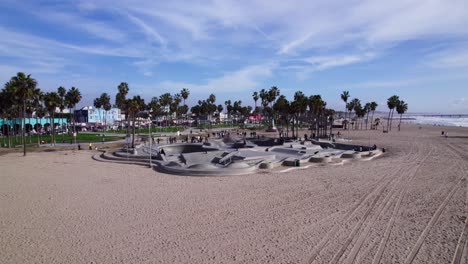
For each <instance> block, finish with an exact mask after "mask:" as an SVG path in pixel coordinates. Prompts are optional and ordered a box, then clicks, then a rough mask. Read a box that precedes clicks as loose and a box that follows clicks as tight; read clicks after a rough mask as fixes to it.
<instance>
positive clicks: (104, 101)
mask: <svg viewBox="0 0 468 264" xmlns="http://www.w3.org/2000/svg"><path fill="white" fill-rule="evenodd" d="M99 101H100V103H101V106H102V107H103V108H104V131H106V130H107V111H109V110H111V108H112V105H111V103H110V96H109V95H108V94H107V93H103V94H101V96H100V97H99Z"/></svg>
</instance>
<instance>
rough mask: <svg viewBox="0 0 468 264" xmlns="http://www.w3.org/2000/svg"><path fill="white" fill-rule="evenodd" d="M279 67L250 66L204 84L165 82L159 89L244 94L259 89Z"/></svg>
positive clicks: (207, 80)
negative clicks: (186, 89)
mask: <svg viewBox="0 0 468 264" xmlns="http://www.w3.org/2000/svg"><path fill="white" fill-rule="evenodd" d="M277 67H278V65H277V64H276V63H265V64H259V65H250V66H246V67H243V68H241V69H238V70H236V71H231V72H226V73H224V74H222V75H221V76H219V77H215V78H210V79H206V80H205V81H204V82H203V83H200V84H195V83H187V82H174V81H170V80H167V81H163V82H161V83H160V84H159V85H157V86H158V87H161V88H162V89H163V90H165V91H174V90H179V89H181V88H182V87H187V88H189V89H190V90H191V91H193V92H195V93H217V92H218V93H226V92H229V91H231V92H242V91H250V90H253V89H258V88H259V87H260V86H261V83H262V82H261V81H262V79H264V78H267V77H270V76H271V75H272V74H273V71H274V70H275V69H276V68H277Z"/></svg>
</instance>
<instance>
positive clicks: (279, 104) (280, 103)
mask: <svg viewBox="0 0 468 264" xmlns="http://www.w3.org/2000/svg"><path fill="white" fill-rule="evenodd" d="M273 109H274V110H275V111H276V112H277V113H278V114H279V115H280V116H281V118H280V121H283V122H282V125H286V136H287V137H288V136H289V124H290V121H291V120H290V119H291V117H292V116H293V114H294V110H292V109H291V104H290V103H289V101H288V99H287V98H286V96H284V95H280V96H279V97H278V99H277V100H276V102H275V104H274V105H273ZM293 125H294V123H293ZM292 136H293V137H294V127H293V129H292Z"/></svg>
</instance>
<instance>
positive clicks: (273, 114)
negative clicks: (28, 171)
mask: <svg viewBox="0 0 468 264" xmlns="http://www.w3.org/2000/svg"><path fill="white" fill-rule="evenodd" d="M129 90H130V89H129V86H128V84H127V83H125V82H122V83H120V84H119V86H118V87H117V94H116V96H115V103H114V105H115V106H116V107H118V108H119V109H121V110H122V111H123V112H124V113H125V116H126V120H127V121H131V122H132V125H130V123H129V122H127V124H128V125H127V135H130V131H129V129H130V128H132V134H133V137H132V138H134V134H135V122H136V119H137V117H138V116H139V115H142V112H143V114H146V115H149V114H151V115H152V116H153V117H156V116H165V117H166V122H167V120H168V119H169V118H170V119H171V121H172V116H173V115H174V114H175V115H176V117H177V120H179V118H180V117H185V118H186V117H187V113H188V110H189V108H188V106H187V104H186V100H187V98H188V97H189V95H190V91H189V90H188V89H187V88H183V89H182V90H181V91H180V93H176V94H174V95H172V94H170V93H164V94H162V95H160V96H159V97H153V98H152V99H151V101H150V102H149V103H148V104H145V101H144V99H143V98H141V97H140V96H138V95H136V96H133V98H127V95H128V93H129ZM252 98H253V100H254V103H255V108H254V109H252V107H250V106H242V101H240V100H239V101H234V102H231V100H227V101H225V102H224V104H225V107H223V105H222V104H218V105H216V104H215V103H216V96H215V95H214V94H210V95H209V96H208V98H207V99H205V100H199V101H198V104H197V105H195V106H193V107H192V108H191V109H190V110H191V113H192V114H194V115H195V116H197V117H199V116H204V115H206V116H208V117H209V119H211V118H210V117H212V116H213V114H214V113H215V112H218V113H221V112H222V111H223V110H224V109H225V110H226V113H227V115H228V118H231V116H232V115H234V116H236V117H237V118H241V119H242V118H246V117H248V116H249V115H250V114H252V113H254V114H260V113H262V114H263V116H265V117H266V118H267V120H268V122H269V123H270V126H273V122H276V123H278V124H280V125H282V126H283V127H284V126H285V127H286V136H289V127H290V126H291V132H292V136H293V137H297V136H299V135H298V129H299V127H301V126H308V127H310V128H311V129H312V130H313V131H314V134H315V136H316V137H319V136H325V135H328V129H330V134H331V132H332V128H333V121H334V118H335V111H334V110H333V109H329V108H327V107H326V106H327V103H326V102H325V101H324V100H323V99H322V97H321V96H320V95H310V96H307V95H305V94H304V93H303V92H302V91H297V92H296V93H295V94H294V97H293V98H292V99H291V100H288V99H287V98H286V96H285V95H282V94H281V92H280V89H279V88H278V87H276V86H273V87H271V88H270V89H262V90H260V91H255V92H254V93H253V94H252ZM341 99H342V100H343V101H344V102H345V111H344V115H345V117H344V127H345V128H347V129H349V123H350V122H349V121H348V119H349V120H351V114H352V113H353V111H354V120H355V122H353V125H354V128H355V129H358V128H359V127H360V128H362V127H363V122H364V117H366V122H365V127H366V129H367V128H368V122H367V120H369V115H370V114H371V113H372V115H371V118H370V120H371V121H370V123H371V124H373V121H374V120H373V119H374V112H375V110H376V108H377V106H378V104H377V103H376V102H368V103H366V104H364V105H363V104H362V103H361V101H360V100H359V99H358V98H354V99H352V100H350V101H349V102H348V100H349V99H350V94H349V91H344V92H343V93H342V94H341ZM0 100H1V104H0V106H1V107H0V115H1V118H3V119H10V120H13V119H17V118H19V119H20V120H21V122H22V124H23V125H22V126H21V127H23V128H25V119H26V118H31V117H32V114H33V112H35V113H36V115H35V117H36V118H42V117H44V116H46V115H48V116H49V117H50V119H51V130H52V133H51V134H52V143H55V141H56V140H55V131H54V130H55V124H54V117H55V115H56V109H60V113H61V116H62V117H63V111H64V109H65V108H68V109H69V110H70V113H71V121H72V122H73V126H72V127H73V132H76V131H75V118H74V114H73V113H74V111H72V109H75V107H76V105H77V104H78V103H79V102H80V100H81V93H80V91H79V90H78V89H77V88H75V87H72V88H71V89H69V90H68V91H67V89H66V88H64V87H62V86H60V87H59V88H58V89H57V91H56V92H47V93H43V92H42V91H41V90H40V89H39V88H37V81H36V80H35V79H33V78H32V77H31V75H26V74H24V73H21V72H20V73H18V74H17V75H16V76H13V77H12V78H11V79H10V81H9V82H7V83H6V84H5V87H4V88H3V89H2V90H1V92H0ZM259 100H260V106H258V105H257V102H258V101H259ZM182 102H183V104H181V103H182ZM94 106H95V107H96V108H97V109H98V110H100V109H101V108H103V109H104V111H105V117H104V123H105V126H107V120H106V116H107V111H109V110H110V109H111V108H112V103H111V97H110V95H109V94H107V93H103V94H101V96H100V97H98V98H96V99H95V100H94ZM387 106H388V108H389V110H390V111H389V115H388V122H387V130H391V128H392V120H393V114H394V111H395V109H396V111H397V113H398V114H400V123H401V119H402V115H403V114H404V113H405V112H406V111H407V110H408V104H407V103H406V102H404V101H403V100H400V99H399V97H398V96H396V95H394V96H391V97H390V98H389V99H388V100H387ZM376 124H377V122H376ZM371 128H372V126H371ZM9 129H10V128H8V131H2V132H3V134H4V135H7V136H10V135H11V131H10V130H9ZM2 130H4V128H2ZM16 132H18V131H16ZM25 132H26V129H22V130H21V135H22V137H21V138H22V144H23V151H24V155H26V148H25V145H26V141H25V140H24V137H25ZM14 134H17V133H15V131H14ZM9 142H11V140H9ZM132 145H134V139H132Z"/></svg>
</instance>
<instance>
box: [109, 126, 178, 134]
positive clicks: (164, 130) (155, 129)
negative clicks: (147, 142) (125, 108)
mask: <svg viewBox="0 0 468 264" xmlns="http://www.w3.org/2000/svg"><path fill="white" fill-rule="evenodd" d="M184 129H185V128H184V127H179V126H176V127H152V128H151V132H153V133H170V132H177V131H182V130H184ZM131 132H132V130H131V129H130V133H131ZM102 133H105V134H126V133H127V130H126V129H118V130H108V131H105V132H104V131H102ZM138 133H140V134H145V133H148V128H139V129H135V134H138Z"/></svg>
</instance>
